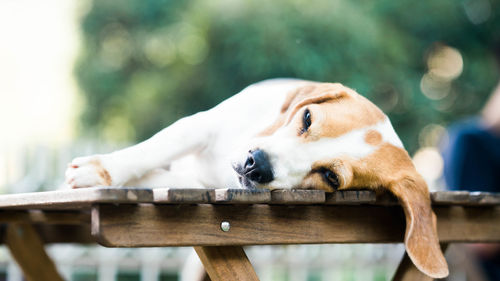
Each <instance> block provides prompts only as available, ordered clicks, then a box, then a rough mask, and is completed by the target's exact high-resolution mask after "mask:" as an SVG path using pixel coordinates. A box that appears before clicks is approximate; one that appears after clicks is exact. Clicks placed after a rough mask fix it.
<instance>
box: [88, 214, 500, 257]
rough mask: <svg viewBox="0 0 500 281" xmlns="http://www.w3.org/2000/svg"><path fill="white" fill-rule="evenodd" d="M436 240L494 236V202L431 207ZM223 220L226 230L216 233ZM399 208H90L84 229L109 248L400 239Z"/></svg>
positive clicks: (498, 217) (499, 234)
mask: <svg viewBox="0 0 500 281" xmlns="http://www.w3.org/2000/svg"><path fill="white" fill-rule="evenodd" d="M434 209H435V212H436V215H437V217H438V234H439V238H440V241H443V242H498V241H500V224H496V223H492V222H495V221H500V207H493V208H478V207H467V208H464V207H459V206H454V207H436V208H434ZM224 221H225V222H228V223H229V224H230V226H231V227H230V230H229V231H227V232H224V231H222V230H221V227H220V226H221V223H222V222H224ZM404 229H405V220H404V214H403V211H402V209H401V208H400V207H399V206H388V207H383V206H373V205H356V206H336V205H314V206H301V205H295V206H281V205H265V204H255V205H223V204H221V205H198V206H194V205H176V206H168V205H158V206H152V205H149V204H144V205H138V206H125V205H123V206H122V205H120V206H111V205H101V206H96V207H95V208H94V209H93V211H92V234H93V235H94V237H95V238H96V240H97V241H98V242H99V243H101V244H103V245H105V246H111V247H142V246H220V245H266V244H321V243H394V242H402V241H403V236H404Z"/></svg>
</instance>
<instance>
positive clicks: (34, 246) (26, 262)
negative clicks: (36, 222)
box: [5, 224, 64, 281]
mask: <svg viewBox="0 0 500 281" xmlns="http://www.w3.org/2000/svg"><path fill="white" fill-rule="evenodd" d="M5 243H6V244H7V247H8V248H9V250H10V252H11V254H12V256H13V257H14V259H15V260H16V262H17V264H18V265H19V267H20V268H21V270H22V271H23V274H24V277H25V278H26V280H28V281H63V280H64V279H63V278H62V277H61V275H59V272H58V271H57V269H56V266H55V265H54V262H53V261H52V260H51V259H50V257H49V256H48V255H47V253H46V252H45V248H44V245H43V243H42V240H41V239H40V237H39V235H38V233H37V232H36V230H35V229H34V228H33V226H31V225H29V224H10V225H8V226H7V230H6V233H5Z"/></svg>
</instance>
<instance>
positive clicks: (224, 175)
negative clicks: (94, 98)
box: [66, 79, 448, 278]
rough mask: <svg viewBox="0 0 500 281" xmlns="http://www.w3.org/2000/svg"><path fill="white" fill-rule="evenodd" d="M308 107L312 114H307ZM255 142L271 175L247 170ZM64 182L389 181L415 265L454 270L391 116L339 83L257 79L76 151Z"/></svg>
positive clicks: (372, 184) (279, 184) (442, 272)
mask: <svg viewBox="0 0 500 281" xmlns="http://www.w3.org/2000/svg"><path fill="white" fill-rule="evenodd" d="M308 112H309V113H311V116H312V117H311V118H310V119H309V120H308V121H305V120H307V118H306V116H307V115H308V114H306V113H308ZM273 122H274V123H273ZM306 123H309V124H310V125H308V126H307V128H305V125H303V124H306ZM302 130H305V133H304V132H303V131H302ZM256 150H260V152H262V151H264V152H265V155H266V156H265V157H264V158H266V165H264V166H266V167H271V169H269V170H271V171H272V174H273V177H271V178H268V179H269V180H267V181H264V180H262V181H261V180H256V179H262V177H252V171H253V170H246V171H247V172H248V173H247V172H245V173H241V169H240V168H241V167H243V166H245V167H247V163H250V162H248V160H249V159H250V160H254V159H251V157H249V153H250V154H252V153H255V151H256ZM256 157H257V156H256ZM255 159H257V158H255ZM252 163H254V162H252ZM267 164H269V165H267ZM248 167H250V165H249V166H248ZM233 168H234V169H233ZM250 168H251V167H250ZM238 173H239V174H240V175H238ZM334 174H335V175H334ZM254 175H255V174H254ZM261 175H262V174H261ZM331 177H332V178H333V180H332V178H331ZM240 182H241V183H240ZM66 183H67V184H68V185H69V186H71V187H72V188H81V187H90V186H98V185H112V186H117V187H120V186H134V187H172V188H197V187H207V188H228V187H233V188H236V187H240V184H241V185H244V186H243V187H251V188H253V187H256V188H269V189H274V188H280V189H290V188H313V189H324V190H326V191H333V190H335V189H337V188H338V189H347V188H360V187H366V188H372V189H375V190H379V189H380V188H385V189H387V190H389V191H391V192H392V193H393V194H394V195H395V196H396V197H398V198H399V200H400V202H401V204H402V206H403V209H404V210H405V214H406V222H407V229H406V233H405V245H406V247H407V252H408V254H409V256H410V258H411V259H412V260H413V262H414V263H415V265H416V266H417V268H419V269H420V270H421V271H422V272H425V273H426V274H428V275H429V276H432V277H435V278H443V277H445V276H447V275H448V268H447V264H446V260H445V259H444V257H443V254H442V252H441V250H440V247H439V240H438V237H437V230H436V220H435V215H434V214H433V212H432V209H431V204H430V196H429V192H428V189H427V185H426V184H425V182H424V181H423V179H422V177H421V176H420V175H419V174H418V172H417V171H416V169H415V167H414V165H413V164H412V163H411V159H410V157H409V155H408V153H407V152H406V151H405V150H404V148H403V145H402V143H401V140H400V139H399V138H398V136H397V135H396V133H395V132H394V129H393V128H392V125H391V123H390V121H389V119H388V118H387V116H385V115H384V114H383V113H382V112H381V111H380V110H379V109H378V108H377V107H376V106H375V105H373V104H372V103H370V102H369V101H367V100H366V99H365V98H363V97H362V96H360V95H358V94H357V93H356V92H354V91H353V90H351V89H349V88H347V87H344V86H342V85H340V84H328V83H326V84H322V83H315V82H310V81H304V80H295V79H274V80H267V81H264V82H260V83H257V84H254V85H251V86H249V87H247V88H245V89H244V90H243V91H241V92H240V93H238V94H237V95H235V96H233V97H231V98H229V99H227V100H226V101H224V102H222V103H221V104H219V105H217V106H216V107H214V108H212V109H210V110H208V111H204V112H200V113H197V114H195V115H192V116H189V117H186V118H183V119H181V120H179V121H177V122H175V123H174V124H172V125H171V126H169V127H167V128H165V129H163V130H162V131H160V132H159V133H157V134H156V135H154V136H153V137H152V138H150V139H148V140H146V141H144V142H142V143H139V144H137V145H135V146H132V147H129V148H125V149H123V150H119V151H116V152H113V153H109V154H101V155H93V156H87V157H79V158H76V159H74V160H73V161H72V162H71V163H70V165H69V167H68V169H67V171H66ZM423 241H425V243H423Z"/></svg>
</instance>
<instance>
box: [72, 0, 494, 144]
mask: <svg viewBox="0 0 500 281" xmlns="http://www.w3.org/2000/svg"><path fill="white" fill-rule="evenodd" d="M82 33H83V44H82V49H81V53H80V57H79V60H78V63H77V66H76V74H77V77H78V81H79V84H80V86H81V89H82V92H83V94H84V97H85V101H86V106H85V109H84V112H83V116H82V125H83V126H82V128H83V130H82V133H83V134H89V133H91V132H93V134H95V135H97V136H100V137H103V138H107V139H111V140H118V141H123V140H129V141H139V140H144V139H146V138H148V137H150V136H151V135H152V134H154V133H155V132H157V131H158V130H160V129H162V128H163V127H165V126H167V125H168V124H170V123H171V122H173V121H175V120H176V119H178V118H180V117H182V116H185V115H188V114H192V113H194V112H197V111H200V110H205V109H208V108H210V107H212V106H214V105H216V104H217V103H219V102H220V101H222V100H224V99H226V98H227V97H229V96H231V95H233V94H235V93H237V92H238V91H239V90H241V89H242V88H244V87H245V86H247V85H249V84H251V83H253V82H256V81H259V80H263V79H268V78H274V77H297V78H303V79H311V80H318V81H328V82H341V83H343V84H345V85H347V86H349V87H352V88H354V89H356V90H357V91H358V92H360V93H361V94H363V95H365V96H367V97H368V98H369V99H371V100H372V101H373V102H374V103H376V104H377V105H379V106H380V107H381V108H382V109H383V110H384V111H385V112H386V113H388V114H389V116H390V118H391V120H392V122H393V124H394V126H395V128H396V131H397V132H398V133H399V135H400V136H401V138H402V139H403V142H404V143H405V145H406V146H407V148H408V149H409V150H410V151H414V150H415V149H417V148H418V146H419V144H418V134H419V132H420V131H421V129H422V128H423V127H424V126H425V125H427V124H430V123H435V124H441V125H446V124H448V123H449V122H450V121H452V120H455V119H457V118H460V117H462V116H465V115H470V114H474V113H477V111H478V110H479V109H480V108H481V106H482V105H483V104H484V101H485V99H486V97H487V96H488V95H489V93H490V92H491V90H492V88H493V87H494V85H495V84H496V82H497V80H498V77H499V69H498V67H497V65H496V63H495V60H494V55H493V52H492V46H493V45H494V44H495V43H496V42H498V41H500V40H499V39H500V7H499V3H498V2H497V1H495V2H491V1H488V0H467V1H412V0H399V1H394V0H379V1H367V0H364V1H348V0H336V1H331V0H320V1H306V0H275V1H265V0H253V1H250V0H249V1H236V0H235V1H230V0H186V1H173V0H143V1H140V0H98V1H97V0H94V1H93V2H92V5H91V7H90V9H89V11H88V13H87V14H86V15H85V16H84V17H83V20H82ZM448 47H451V48H452V49H450V48H448ZM443 50H445V51H446V50H447V51H448V52H444V53H443V52H441V51H443ZM449 50H452V52H449ZM453 50H455V51H458V53H457V52H455V51H453ZM443 54H444V55H443ZM447 54H448V55H447ZM450 54H451V55H450ZM457 54H458V57H457ZM432 56H434V57H437V58H438V59H437V61H438V63H441V64H442V65H441V66H438V68H439V67H441V68H442V69H444V71H445V73H444V76H443V75H441V76H439V75H438V76H439V77H438V76H436V75H434V76H432V75H431V76H432V77H431V76H429V75H428V77H427V78H429V77H430V79H427V80H425V79H422V78H423V77H424V75H425V74H426V73H431V71H430V67H432V65H431V63H429V61H430V58H431V57H432ZM440 57H444V60H443V59H441V60H439V58H440ZM460 62H463V70H462V68H461V67H462V66H460ZM457 69H458V70H457ZM446 71H448V72H447V73H446ZM450 71H451V74H450ZM454 71H455V72H454ZM433 73H434V72H433ZM431 74H432V73H431ZM443 77H444V78H443ZM424 80H425V81H424ZM425 89H427V90H425ZM425 91H429V93H427V94H424V92H425Z"/></svg>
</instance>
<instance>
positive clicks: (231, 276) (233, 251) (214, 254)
mask: <svg viewBox="0 0 500 281" xmlns="http://www.w3.org/2000/svg"><path fill="white" fill-rule="evenodd" d="M194 249H195V250H196V253H197V254H198V256H199V257H200V260H201V262H202V263H203V266H204V267H205V270H206V271H207V273H208V275H209V276H210V279H211V280H212V281H243V280H245V281H246V280H254V281H258V280H259V278H258V277H257V274H256V273H255V270H254V269H253V266H252V264H251V263H250V261H249V260H248V257H247V255H246V254H245V251H244V250H243V248H242V247H241V246H220V247H194Z"/></svg>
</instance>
